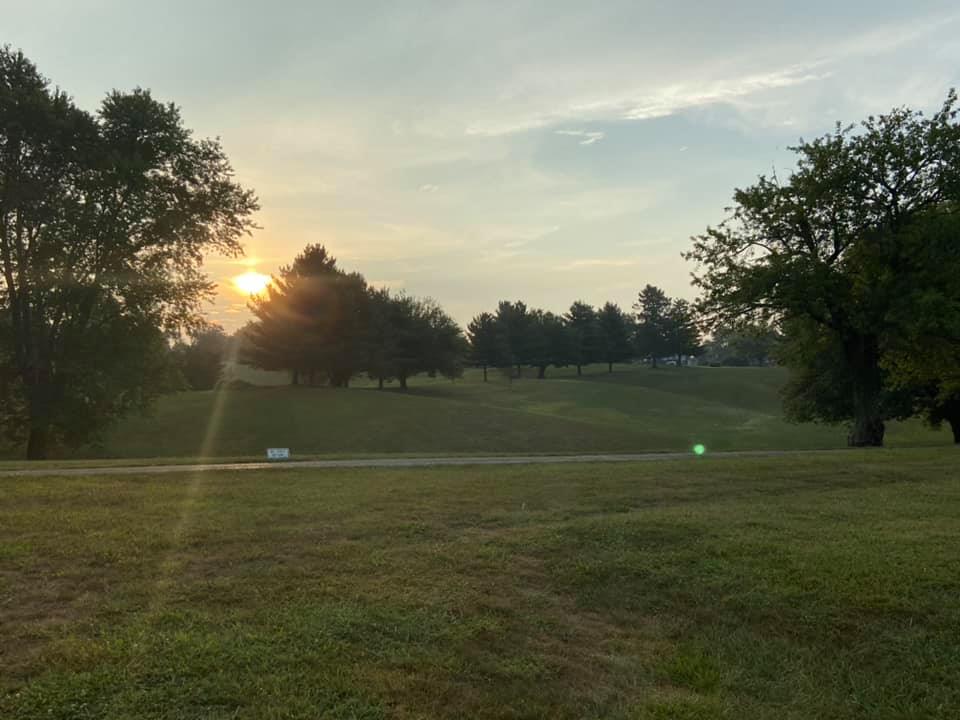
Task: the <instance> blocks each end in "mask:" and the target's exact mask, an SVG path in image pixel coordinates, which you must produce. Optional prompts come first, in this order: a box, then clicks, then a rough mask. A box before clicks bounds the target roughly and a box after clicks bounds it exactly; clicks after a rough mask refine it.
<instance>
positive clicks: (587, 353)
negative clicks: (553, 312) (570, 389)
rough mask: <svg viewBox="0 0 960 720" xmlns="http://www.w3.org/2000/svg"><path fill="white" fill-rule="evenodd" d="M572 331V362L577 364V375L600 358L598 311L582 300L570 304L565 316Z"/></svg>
mask: <svg viewBox="0 0 960 720" xmlns="http://www.w3.org/2000/svg"><path fill="white" fill-rule="evenodd" d="M564 319H565V320H566V323H567V328H568V329H569V331H570V362H571V364H573V365H576V366H577V375H578V376H579V375H582V374H583V372H582V367H583V366H584V365H589V364H590V363H593V362H596V361H597V360H599V359H600V346H601V340H600V328H599V326H598V324H597V313H596V311H595V310H594V309H593V307H591V306H590V305H588V304H587V303H585V302H582V301H580V300H578V301H576V302H575V303H573V305H571V306H570V310H568V311H567V314H566V316H565V318H564Z"/></svg>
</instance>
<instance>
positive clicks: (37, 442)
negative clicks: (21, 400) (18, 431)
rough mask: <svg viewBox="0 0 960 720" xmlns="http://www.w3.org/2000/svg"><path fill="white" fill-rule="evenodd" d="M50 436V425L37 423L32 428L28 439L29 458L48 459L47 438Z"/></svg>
mask: <svg viewBox="0 0 960 720" xmlns="http://www.w3.org/2000/svg"><path fill="white" fill-rule="evenodd" d="M49 436H50V430H49V428H48V427H45V426H40V425H35V426H32V427H31V428H30V437H29V439H28V440H27V460H46V459H47V438H48V437H49Z"/></svg>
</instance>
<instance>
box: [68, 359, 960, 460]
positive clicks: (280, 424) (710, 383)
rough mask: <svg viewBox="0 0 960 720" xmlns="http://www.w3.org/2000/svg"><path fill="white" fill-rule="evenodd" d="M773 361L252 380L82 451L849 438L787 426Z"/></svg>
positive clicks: (186, 400) (174, 403)
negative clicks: (325, 384) (404, 384)
mask: <svg viewBox="0 0 960 720" xmlns="http://www.w3.org/2000/svg"><path fill="white" fill-rule="evenodd" d="M784 377H785V376H784V373H783V371H782V370H780V369H777V368H679V369H678V368H662V369H658V370H651V369H649V368H643V367H625V368H623V369H619V370H617V371H616V372H614V373H613V374H611V375H608V374H607V373H606V372H605V368H600V367H593V368H588V369H587V371H586V372H585V375H584V376H583V377H582V378H577V377H576V376H575V375H574V374H573V373H572V371H569V370H560V371H551V377H548V378H547V379H546V380H539V381H538V380H535V379H532V378H531V379H527V378H524V379H521V380H514V381H508V380H506V379H505V378H503V377H501V376H496V377H494V376H493V374H491V382H489V383H486V384H485V383H483V382H481V378H480V375H479V373H477V372H469V373H468V374H467V376H466V377H465V378H464V379H462V380H458V381H456V382H450V381H449V380H441V379H429V378H422V379H417V380H415V381H414V382H413V383H412V385H411V389H410V391H409V392H408V393H401V392H399V391H397V390H396V389H387V390H385V391H382V392H381V391H378V390H376V389H375V388H372V387H367V386H365V384H364V383H360V384H359V385H360V386H357V387H351V388H348V389H331V388H292V387H274V388H252V389H244V390H222V391H214V392H192V393H181V394H179V395H175V396H171V397H167V398H164V399H163V400H162V401H161V402H160V403H159V405H158V406H157V408H156V410H155V411H154V413H153V414H152V416H150V417H146V418H143V417H133V418H129V419H127V420H126V421H124V422H123V424H122V425H120V426H119V427H117V428H116V429H115V430H114V431H113V432H112V433H110V435H109V436H108V438H107V439H106V442H105V444H104V446H103V447H101V448H97V449H87V450H85V451H84V452H82V453H78V454H77V455H76V456H78V457H80V456H88V457H90V456H99V457H119V458H135V457H184V456H211V457H233V456H260V455H262V454H263V452H264V448H266V447H270V446H282V447H290V448H291V449H292V450H293V452H294V454H295V455H301V456H302V455H327V454H341V455H357V454H380V453H417V454H447V453H562V452H591V451H596V452H601V451H634V452H636V451H655V450H683V449H687V448H690V447H691V446H692V445H694V444H695V443H703V444H704V445H706V446H707V448H708V449H709V450H737V449H744V450H746V449H751V450H756V449H806V448H830V447H840V446H842V445H843V444H844V431H843V429H842V428H838V427H822V426H814V425H792V424H789V423H787V422H785V421H784V420H783V419H782V417H781V413H780V401H779V396H778V392H779V388H780V387H781V385H782V383H783V381H784ZM947 442H948V438H947V435H946V433H935V432H931V431H929V430H927V429H926V428H924V427H922V426H921V425H920V424H919V423H908V424H906V425H899V424H894V425H893V426H892V427H891V429H890V443H891V444H893V445H916V444H946V443H947Z"/></svg>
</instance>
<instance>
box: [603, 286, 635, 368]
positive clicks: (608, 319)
mask: <svg viewBox="0 0 960 720" xmlns="http://www.w3.org/2000/svg"><path fill="white" fill-rule="evenodd" d="M597 326H598V328H599V350H598V355H599V358H600V359H601V360H602V361H603V362H605V363H607V371H608V372H613V364H614V363H617V362H625V361H627V360H629V359H630V358H631V357H632V356H633V343H632V340H633V337H634V333H635V330H634V327H633V321H632V319H631V318H630V316H629V315H627V314H626V313H625V312H624V311H623V310H621V309H620V306H619V305H617V304H616V303H612V302H608V303H606V304H604V306H603V307H602V308H601V309H600V312H599V313H597Z"/></svg>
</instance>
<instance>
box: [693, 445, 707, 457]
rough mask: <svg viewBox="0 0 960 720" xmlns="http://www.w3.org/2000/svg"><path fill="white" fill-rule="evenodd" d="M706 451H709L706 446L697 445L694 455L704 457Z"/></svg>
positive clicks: (694, 448)
mask: <svg viewBox="0 0 960 720" xmlns="http://www.w3.org/2000/svg"><path fill="white" fill-rule="evenodd" d="M706 451H707V448H706V446H704V445H701V444H700V443H697V444H696V445H694V446H693V453H694V455H703V454H704V453H705V452H706Z"/></svg>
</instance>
